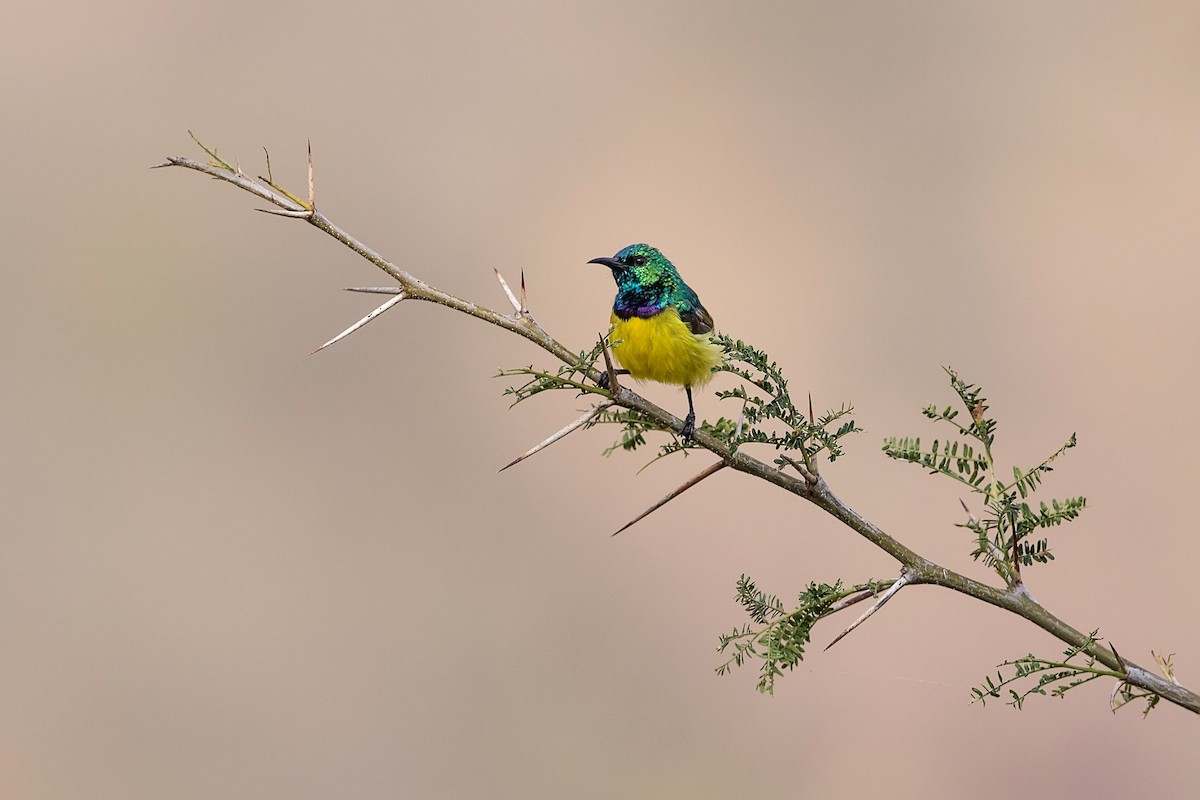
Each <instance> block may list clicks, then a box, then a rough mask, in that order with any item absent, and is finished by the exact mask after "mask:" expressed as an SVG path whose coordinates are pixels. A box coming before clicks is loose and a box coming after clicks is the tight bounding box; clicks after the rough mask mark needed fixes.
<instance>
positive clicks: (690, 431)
mask: <svg viewBox="0 0 1200 800" xmlns="http://www.w3.org/2000/svg"><path fill="white" fill-rule="evenodd" d="M679 435H680V436H682V437H683V440H684V441H685V442H690V441H691V440H692V437H694V436H695V435H696V412H694V411H689V412H688V415H687V416H686V417H684V418H683V430H681V431H680V432H679Z"/></svg>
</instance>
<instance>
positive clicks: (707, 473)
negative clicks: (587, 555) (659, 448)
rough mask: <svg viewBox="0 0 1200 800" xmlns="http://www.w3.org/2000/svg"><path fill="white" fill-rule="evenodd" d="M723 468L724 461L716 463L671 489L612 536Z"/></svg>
mask: <svg viewBox="0 0 1200 800" xmlns="http://www.w3.org/2000/svg"><path fill="white" fill-rule="evenodd" d="M725 466H726V464H725V462H724V461H718V462H717V463H715V464H713V465H712V466H710V467H706V468H705V469H704V471H703V472H701V473H700V474H699V475H697V476H696V477H694V478H692V479H690V480H688V481H686V482H685V483H684V484H683V485H682V486H680V487H678V488H676V489H673V490H672V491H671V492H670V493H668V494H667V496H666V497H664V498H663V499H662V500H659V501H658V502H657V503H655V504H654V505H652V506H650V507H649V508H647V509H646V510H645V511H643V512H642V513H640V514H638V515H637V516H636V517H634V518H633V519H631V520H629V522H626V523H625V524H624V525H622V526H621V527H620V528H619V529H617V531H616V532H615V533H613V536H616V535H617V534H618V533H620V532H621V531H623V530H625V529H626V528H629V527H630V526H632V525H634V524H636V523H638V522H641V521H642V520H643V519H645V518H646V517H648V516H650V515H651V514H652V513H654V512H655V511H657V510H658V509H660V508H662V507H663V506H665V505H666V504H667V503H669V502H671V501H672V500H674V499H675V498H676V497H679V495H681V494H683V493H684V492H686V491H687V490H688V489H690V488H692V487H693V486H695V485H696V484H697V483H699V482H700V481H702V480H704V479H705V478H707V477H708V476H710V475H714V474H716V473H717V472H720V471H721V468H722V467H725Z"/></svg>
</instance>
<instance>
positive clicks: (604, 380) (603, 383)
mask: <svg viewBox="0 0 1200 800" xmlns="http://www.w3.org/2000/svg"><path fill="white" fill-rule="evenodd" d="M596 385H597V386H599V387H600V388H601V389H607V388H608V373H607V372H601V373H600V380H598V381H596Z"/></svg>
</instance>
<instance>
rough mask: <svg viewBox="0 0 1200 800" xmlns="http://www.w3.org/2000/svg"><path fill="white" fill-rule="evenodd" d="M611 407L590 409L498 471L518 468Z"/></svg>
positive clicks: (603, 404)
mask: <svg viewBox="0 0 1200 800" xmlns="http://www.w3.org/2000/svg"><path fill="white" fill-rule="evenodd" d="M611 405H612V403H611V402H610V401H608V400H605V401H604V402H603V403H600V404H599V405H597V406H594V407H593V408H590V409H588V410H587V411H586V412H584V414H583V416H582V417H580V418H579V419H577V420H574V421H573V422H569V423H567V424H566V425H565V426H564V427H562V428H560V429H559V430H557V431H555V432H554V433H552V434H550V435H549V436H548V437H546V438H545V439H543V440H542V441H540V442H538V443H537V444H535V445H534V446H533V447H531V448H529V449H528V450H526V451H525V452H524V453H522V454H521V455H519V456H517V457H516V458H514V459H513V460H512V461H510V462H508V463H507V464H505V465H504V466H503V467H501V468H500V469H498V470H496V471H497V472H504V470H506V469H508V468H509V467H513V466H516V465H517V464H520V463H521V462H522V461H524V460H525V459H527V458H529V457H530V456H531V455H533V454H534V453H537V452H538V451H540V450H545V449H546V448H547V447H549V446H550V445H552V444H554V443H555V442H557V441H558V440H559V439H562V438H563V437H565V436H566V435H567V434H569V433H572V432H573V431H576V430H579V429H580V428H582V427H583V426H584V425H586V424H588V423H589V422H591V421H592V420H593V419H594V418H595V417H597V416H599V415H600V412H602V411H604V410H605V409H607V408H608V407H609V406H611Z"/></svg>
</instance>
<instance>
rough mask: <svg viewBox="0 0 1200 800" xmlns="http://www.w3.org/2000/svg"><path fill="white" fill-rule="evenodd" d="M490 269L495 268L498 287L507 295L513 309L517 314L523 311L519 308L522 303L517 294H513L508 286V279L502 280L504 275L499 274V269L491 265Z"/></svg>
mask: <svg viewBox="0 0 1200 800" xmlns="http://www.w3.org/2000/svg"><path fill="white" fill-rule="evenodd" d="M492 269H494V270H496V280H498V281H500V288H501V289H503V290H504V294H505V295H506V296H507V297H508V302H510V303H512V307H513V311H515V312H516V313H518V314H521V313H523V312H522V310H521V308H522V303H521V302H520V301H519V300H517V296H516V295H515V294H513V290H512V289H510V288H508V281H506V280H504V276H503V275H501V274H500V270H498V269H496V268H495V267H492ZM524 282H525V273H524V272H522V273H521V283H522V284H524Z"/></svg>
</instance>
